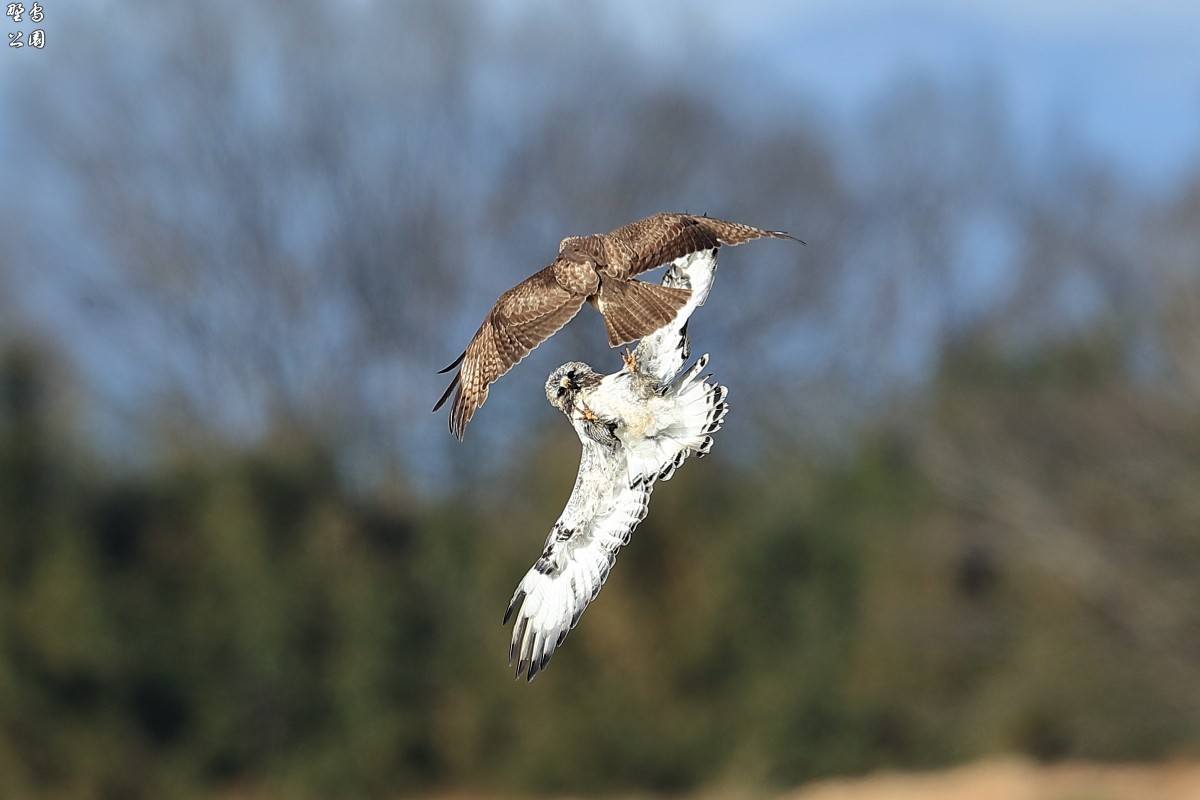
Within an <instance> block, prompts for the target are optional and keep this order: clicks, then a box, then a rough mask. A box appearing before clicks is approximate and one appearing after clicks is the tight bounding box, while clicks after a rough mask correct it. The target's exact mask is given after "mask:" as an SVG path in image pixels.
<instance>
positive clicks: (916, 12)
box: [492, 0, 1200, 183]
mask: <svg viewBox="0 0 1200 800" xmlns="http://www.w3.org/2000/svg"><path fill="white" fill-rule="evenodd" d="M600 8H601V9H602V11H600V12H599V13H600V14H601V15H602V16H604V17H606V18H607V21H608V22H609V24H610V26H611V29H612V31H615V32H616V33H618V35H620V36H621V37H622V38H624V39H626V40H627V41H628V42H630V43H631V44H632V45H633V46H634V47H635V48H636V49H638V50H640V51H641V52H643V53H647V54H658V57H659V58H661V59H662V60H663V61H664V63H666V62H668V61H670V60H672V59H673V58H675V57H677V56H678V55H680V53H683V54H684V57H685V59H693V60H695V61H696V62H698V63H699V62H702V63H704V64H707V65H714V64H716V65H720V66H721V67H722V68H723V69H724V71H725V72H726V74H727V75H728V76H729V77H730V78H731V80H739V79H744V78H745V77H746V76H747V75H754V76H755V78H756V79H758V80H761V81H763V82H765V85H770V84H771V83H774V84H775V85H776V86H777V87H778V88H780V89H782V90H784V91H788V92H792V93H797V92H800V93H808V94H809V95H811V96H812V97H813V98H815V99H816V100H818V101H820V102H822V103H824V104H827V107H828V108H829V110H831V111H832V112H833V113H838V114H851V115H852V114H854V113H856V112H858V111H859V110H861V109H862V108H863V106H864V105H865V104H867V102H868V101H870V100H872V99H874V98H876V97H878V96H879V94H881V93H882V92H884V91H886V89H887V87H888V85H889V83H890V82H891V81H893V80H895V78H896V76H897V75H899V74H906V73H910V74H927V75H934V76H954V75H956V74H961V73H970V72H975V73H979V74H987V75H991V76H993V77H995V78H996V79H998V82H999V84H1000V87H1001V90H1002V91H1003V93H1004V97H1005V100H1006V102H1007V103H1008V105H1009V108H1010V110H1011V111H1012V112H1013V114H1014V117H1015V123H1016V125H1017V126H1018V133H1020V134H1022V139H1023V140H1025V141H1027V142H1030V143H1033V142H1035V141H1036V140H1037V138H1038V137H1039V136H1043V135H1046V133H1047V132H1057V133H1059V134H1066V135H1071V136H1078V137H1080V138H1081V139H1082V140H1083V141H1084V142H1085V143H1086V144H1088V145H1090V146H1092V147H1093V148H1095V149H1096V151H1097V153H1098V154H1099V155H1101V156H1103V157H1105V158H1111V159H1112V161H1113V163H1114V165H1115V166H1117V167H1118V168H1122V169H1124V170H1126V171H1127V172H1129V174H1130V175H1131V176H1133V177H1136V178H1139V179H1142V180H1146V181H1149V182H1152V183H1155V182H1159V181H1162V180H1169V179H1170V178H1171V177H1173V176H1174V175H1175V174H1177V172H1178V168H1179V165H1180V163H1181V161H1184V160H1186V159H1189V158H1191V157H1192V155H1193V153H1194V152H1195V149H1196V143H1197V142H1200V2H1195V0H1158V1H1157V2H1139V3H1133V2H1103V0H1096V1H1093V2H1084V1H1083V0H1050V1H1049V2H1047V1H1045V0H1041V1H1039V0H1006V1H1002V0H961V1H960V2H954V0H923V1H922V2H882V1H881V0H851V1H850V2H838V1H837V0H803V1H802V2H781V1H780V0H739V2H736V3H721V4H703V5H701V4H696V3H689V2H684V0H666V1H665V2H657V3H650V4H646V3H641V2H637V0H614V2H610V3H607V4H603V5H602V6H601V7H600ZM531 9H536V14H538V15H550V14H554V13H555V12H556V11H557V7H555V6H553V5H551V4H546V3H543V2H540V1H539V0H507V2H504V3H501V4H500V5H499V6H498V7H496V10H495V11H494V12H493V15H494V16H493V17H492V22H493V23H494V24H497V25H501V26H503V25H505V24H506V23H513V21H514V20H522V21H524V20H526V19H527V18H528V17H527V14H528V12H530V10H531ZM523 12H524V13H523ZM516 24H521V23H520V22H517V23H516ZM697 30H705V31H707V32H708V33H707V34H706V35H705V36H704V37H703V41H702V42H699V43H697V42H695V41H694V40H692V41H690V42H689V41H688V40H689V36H690V35H691V34H692V33H693V32H694V31H697ZM672 40H674V41H672ZM664 41H668V42H672V43H671V46H670V47H664V44H663V43H664ZM689 48H691V49H694V53H688V52H687V51H688V49H689ZM758 96H759V97H763V96H770V92H759V93H758ZM1063 126H1066V128H1067V129H1066V130H1056V129H1058V128H1061V127H1063Z"/></svg>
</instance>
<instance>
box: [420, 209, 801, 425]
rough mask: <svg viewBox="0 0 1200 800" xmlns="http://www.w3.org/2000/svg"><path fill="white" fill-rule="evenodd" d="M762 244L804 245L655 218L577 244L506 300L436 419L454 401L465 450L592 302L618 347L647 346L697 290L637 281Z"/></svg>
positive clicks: (475, 342)
mask: <svg viewBox="0 0 1200 800" xmlns="http://www.w3.org/2000/svg"><path fill="white" fill-rule="evenodd" d="M763 237H771V238H777V239H793V240H795V241H799V240H798V239H795V237H794V236H789V235H788V234H786V233H784V232H783V231H768V230H762V229H760V228H753V227H751V226H749V225H742V224H739V223H737V222H727V221H725V220H720V219H712V218H710V217H705V216H693V215H691V214H655V215H654V216H652V217H647V218H646V219H643V220H638V221H637V222H631V223H629V224H628V225H624V226H622V227H620V228H617V229H616V230H614V231H612V232H611V233H597V234H592V235H590V236H568V237H567V238H565V239H563V240H562V242H561V243H560V244H559V247H558V255H557V256H556V257H555V259H554V261H553V262H551V264H550V265H549V266H547V267H544V268H543V269H541V270H539V271H538V272H536V273H534V274H533V275H531V276H530V277H528V278H526V279H525V280H523V281H521V282H520V283H518V284H517V285H516V286H514V287H513V288H511V289H509V290H508V291H506V292H504V293H503V294H502V295H500V298H499V299H498V300H497V301H496V304H495V305H494V306H493V307H492V310H491V311H489V312H488V314H487V316H486V317H484V319H483V323H482V324H481V325H480V326H479V330H477V331H476V332H475V335H474V336H473V337H472V338H471V342H470V343H469V344H468V345H467V349H466V350H464V351H463V353H462V355H460V356H459V357H458V358H457V359H455V360H454V362H453V363H452V364H450V365H449V366H448V367H446V368H445V369H443V370H442V372H443V373H444V372H449V371H450V370H452V369H454V368H455V367H457V368H458V372H457V373H456V374H455V375H454V378H453V379H452V380H451V381H450V385H449V386H448V387H446V391H445V393H444V394H442V397H441V399H440V400H438V402H437V405H435V406H434V407H433V410H434V411H437V410H438V409H439V408H441V407H442V405H443V404H444V403H445V402H446V400H448V399H449V397H450V393H451V392H453V393H454V401H453V403H452V404H451V410H450V419H449V423H450V431H451V432H452V433H453V434H454V435H455V437H457V438H458V439H459V440H461V439H462V438H463V434H464V433H465V431H466V428H467V423H468V422H470V421H471V417H472V416H474V414H475V411H476V410H477V409H478V408H479V407H480V406H482V405H483V403H484V401H485V400H487V396H488V389H489V387H490V386H491V385H492V383H494V382H495V381H496V380H497V379H498V378H499V377H500V376H502V375H504V374H505V373H506V372H508V371H509V370H510V369H512V367H513V366H514V365H515V364H517V363H518V362H519V361H520V360H521V359H523V358H524V357H525V356H527V355H528V354H529V353H530V351H532V350H533V349H534V348H535V347H537V346H538V345H539V344H541V343H542V342H544V341H545V340H546V339H548V338H550V336H552V335H553V334H554V333H556V332H557V331H558V330H559V329H560V328H562V327H563V326H564V325H566V324H567V323H568V322H570V321H571V319H572V318H574V316H575V315H576V314H577V313H578V312H579V309H580V308H582V307H583V304H584V302H585V301H586V302H588V303H590V304H591V305H593V306H594V307H595V308H596V309H597V310H598V311H599V312H600V314H601V316H602V317H603V318H604V327H605V330H606V331H607V333H608V343H609V346H611V347H619V346H620V345H623V344H628V343H630V342H633V341H635V340H638V339H642V338H643V337H645V336H648V335H649V334H651V333H653V332H654V331H657V330H659V329H661V328H663V327H664V326H666V325H668V324H669V323H671V322H672V320H674V319H676V317H677V315H678V314H679V312H680V310H681V309H683V307H684V306H686V305H687V304H688V300H689V298H690V297H691V290H690V289H687V288H683V287H678V286H670V285H657V284H653V283H647V282H645V281H640V280H637V276H638V275H641V274H642V273H644V272H647V271H649V270H652V269H655V268H657V267H661V266H663V265H665V264H670V263H672V262H675V261H677V260H678V259H681V258H686V257H688V256H690V255H692V254H695V253H700V252H712V251H715V250H716V249H717V248H718V247H720V246H721V245H729V246H733V245H738V244H742V243H743V242H748V241H751V240H753V239H760V238H763ZM456 387H457V388H456Z"/></svg>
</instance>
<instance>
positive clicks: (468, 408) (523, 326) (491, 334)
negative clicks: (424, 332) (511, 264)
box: [433, 267, 585, 441]
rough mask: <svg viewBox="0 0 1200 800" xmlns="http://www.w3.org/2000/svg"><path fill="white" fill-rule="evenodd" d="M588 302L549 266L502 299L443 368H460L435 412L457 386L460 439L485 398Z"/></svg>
mask: <svg viewBox="0 0 1200 800" xmlns="http://www.w3.org/2000/svg"><path fill="white" fill-rule="evenodd" d="M584 299H585V298H584V297H583V296H582V295H576V294H572V293H571V292H569V291H567V290H566V289H564V288H563V287H561V286H560V285H559V284H558V282H557V281H555V280H554V275H553V274H552V273H551V268H550V267H546V268H545V269H542V270H540V271H539V272H537V273H535V274H534V275H532V276H530V277H529V278H526V279H525V280H523V281H521V282H520V283H518V284H517V285H516V286H514V287H513V288H511V289H509V290H508V291H506V292H505V293H504V294H502V295H500V299H499V300H497V301H496V304H495V305H494V306H493V307H492V310H491V311H489V312H488V315H487V317H485V318H484V320H483V324H481V325H480V326H479V330H477V331H476V332H475V336H474V337H472V339H471V343H470V344H468V345H467V349H466V350H465V351H463V354H462V355H461V356H459V357H458V359H457V361H455V363H453V364H451V365H450V366H448V367H446V369H445V370H443V372H448V371H449V370H451V369H454V367H455V366H458V373H457V374H456V375H455V376H454V378H453V379H452V380H451V381H450V385H449V386H448V387H446V391H445V393H444V394H443V395H442V397H441V399H440V400H438V402H437V405H435V406H434V407H433V410H434V411H437V410H438V409H439V408H441V407H442V405H443V404H444V403H445V402H446V400H447V399H448V398H449V397H450V392H451V391H452V390H454V389H455V387H456V386H457V391H455V392H454V403H453V405H452V407H451V411H450V420H449V423H450V431H451V432H452V433H453V434H454V436H455V437H456V438H457V439H458V440H459V441H461V440H462V438H463V434H464V432H465V431H466V428H467V423H468V422H470V421H471V417H472V416H474V415H475V411H476V409H478V408H479V407H480V406H481V405H483V402H484V401H485V400H487V396H488V387H490V386H491V385H492V383H494V382H495V381H496V379H497V378H499V377H500V376H501V375H503V374H504V373H506V372H508V371H509V370H510V369H512V368H513V366H514V365H516V364H517V363H518V362H520V361H521V359H523V358H525V356H527V355H529V353H530V351H532V350H533V349H534V348H535V347H537V346H538V345H539V344H541V343H542V342H544V341H546V339H549V338H550V337H551V336H552V335H554V334H555V333H556V332H557V331H558V330H559V329H560V328H562V326H564V325H566V324H567V323H568V322H570V321H571V319H572V318H573V317H574V316H575V315H576V314H577V313H579V309H580V308H581V307H582V306H583V301H584Z"/></svg>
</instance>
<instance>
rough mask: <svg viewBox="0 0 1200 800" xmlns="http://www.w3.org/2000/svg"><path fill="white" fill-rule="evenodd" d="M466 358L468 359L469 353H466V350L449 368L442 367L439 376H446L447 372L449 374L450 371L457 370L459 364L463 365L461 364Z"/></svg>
mask: <svg viewBox="0 0 1200 800" xmlns="http://www.w3.org/2000/svg"><path fill="white" fill-rule="evenodd" d="M466 357H467V351H466V350H463V351H462V355H460V356H459V357H458V358H456V359H454V361H453V362H452V363H451V364H450V365H449V366H447V367H442V368H441V369H439V370H438V371H437V374H438V375H445V374H446V373H447V372H449V371H450V370H452V369H454V368H455V367H457V366H458V365H459V364H461V363H462V362H463V359H464V358H466Z"/></svg>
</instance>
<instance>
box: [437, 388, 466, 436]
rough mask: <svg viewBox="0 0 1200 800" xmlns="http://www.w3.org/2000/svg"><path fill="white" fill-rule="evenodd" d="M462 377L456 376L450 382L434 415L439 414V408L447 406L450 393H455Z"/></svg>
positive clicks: (439, 400) (438, 402)
mask: <svg viewBox="0 0 1200 800" xmlns="http://www.w3.org/2000/svg"><path fill="white" fill-rule="evenodd" d="M438 374H441V373H438ZM460 377H462V376H461V375H455V376H454V378H453V379H452V380H451V381H450V385H449V386H447V387H446V391H444V392H442V396H441V397H440V398H439V399H438V401H437V403H435V404H434V406H433V411H434V413H437V410H438V409H439V408H441V407H442V406H444V405H445V404H446V401H447V400H449V399H450V393H451V392H453V391H454V387H455V386H458V379H459V378H460ZM459 438H462V437H459Z"/></svg>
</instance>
